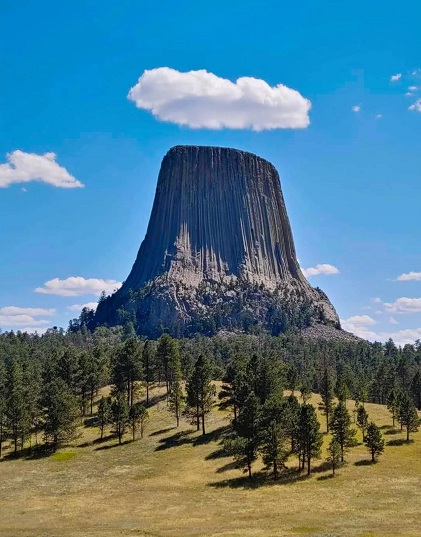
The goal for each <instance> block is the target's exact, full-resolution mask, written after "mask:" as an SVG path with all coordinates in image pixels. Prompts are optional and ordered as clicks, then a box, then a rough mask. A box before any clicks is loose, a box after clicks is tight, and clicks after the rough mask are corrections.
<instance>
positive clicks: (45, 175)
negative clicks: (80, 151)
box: [0, 150, 83, 188]
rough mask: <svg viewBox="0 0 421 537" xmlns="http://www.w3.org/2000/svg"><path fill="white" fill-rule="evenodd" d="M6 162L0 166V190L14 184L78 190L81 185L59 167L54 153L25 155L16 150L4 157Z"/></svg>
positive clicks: (64, 169)
mask: <svg viewBox="0 0 421 537" xmlns="http://www.w3.org/2000/svg"><path fill="white" fill-rule="evenodd" d="M6 157H7V160H8V162H7V163H5V164H0V188H6V187H8V186H10V185H12V184H14V183H29V182H31V181H40V182H42V183H47V184H49V185H53V186H56V187H60V188H80V187H83V184H82V183H81V182H80V181H78V180H77V179H76V178H75V177H73V175H70V173H69V172H68V171H67V170H66V168H63V167H62V166H59V165H58V164H57V162H56V155H55V153H44V155H37V154H35V153H25V152H24V151H20V150H16V151H13V152H12V153H8V154H7V155H6Z"/></svg>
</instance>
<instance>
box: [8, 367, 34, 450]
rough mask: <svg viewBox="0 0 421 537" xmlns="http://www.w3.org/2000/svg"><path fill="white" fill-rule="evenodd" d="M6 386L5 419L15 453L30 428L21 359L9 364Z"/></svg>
mask: <svg viewBox="0 0 421 537" xmlns="http://www.w3.org/2000/svg"><path fill="white" fill-rule="evenodd" d="M7 387H8V390H7V400H6V420H7V426H8V428H9V430H10V434H11V437H12V440H13V445H14V452H15V455H16V453H17V452H18V445H19V440H21V445H23V442H24V439H25V436H26V434H27V433H28V430H29V429H30V413H29V411H28V405H27V401H26V398H25V395H26V390H25V378H24V372H23V366H22V362H21V360H18V359H15V360H13V361H12V362H11V363H10V364H9V371H8V381H7Z"/></svg>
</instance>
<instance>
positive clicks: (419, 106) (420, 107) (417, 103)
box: [408, 99, 421, 112]
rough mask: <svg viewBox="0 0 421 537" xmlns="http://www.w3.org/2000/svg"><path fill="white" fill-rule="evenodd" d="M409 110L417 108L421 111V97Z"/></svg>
mask: <svg viewBox="0 0 421 537" xmlns="http://www.w3.org/2000/svg"><path fill="white" fill-rule="evenodd" d="M408 110H416V111H417V112H421V99H417V100H416V101H415V102H414V103H413V104H411V106H408Z"/></svg>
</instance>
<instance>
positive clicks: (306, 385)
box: [300, 379, 311, 404]
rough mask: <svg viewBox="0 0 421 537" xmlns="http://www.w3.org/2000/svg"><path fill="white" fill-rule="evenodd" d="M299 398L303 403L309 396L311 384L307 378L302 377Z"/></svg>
mask: <svg viewBox="0 0 421 537" xmlns="http://www.w3.org/2000/svg"><path fill="white" fill-rule="evenodd" d="M300 391H301V399H302V400H303V403H304V404H305V403H307V401H308V400H309V399H310V397H311V384H310V382H309V380H308V379H304V380H303V382H302V383H301V389H300Z"/></svg>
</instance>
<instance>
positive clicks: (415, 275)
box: [396, 270, 421, 282]
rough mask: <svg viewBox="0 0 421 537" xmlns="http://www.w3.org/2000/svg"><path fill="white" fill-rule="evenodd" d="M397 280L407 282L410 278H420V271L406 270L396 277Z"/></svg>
mask: <svg viewBox="0 0 421 537" xmlns="http://www.w3.org/2000/svg"><path fill="white" fill-rule="evenodd" d="M396 279H397V280H398V281H399V282H408V281H411V280H417V281H418V280H421V272H414V271H413V270H411V272H406V273H403V274H401V275H400V276H398V277H397V278H396Z"/></svg>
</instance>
